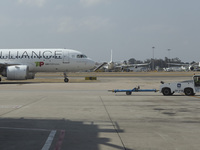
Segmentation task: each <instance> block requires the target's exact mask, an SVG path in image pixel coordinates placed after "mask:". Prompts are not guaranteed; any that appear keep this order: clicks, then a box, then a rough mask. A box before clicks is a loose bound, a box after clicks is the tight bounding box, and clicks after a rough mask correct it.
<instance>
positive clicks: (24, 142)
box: [0, 118, 130, 150]
mask: <svg viewBox="0 0 200 150" xmlns="http://www.w3.org/2000/svg"><path fill="white" fill-rule="evenodd" d="M116 128H117V129H113V126H112V125H110V124H107V123H105V124H104V123H101V125H96V124H94V123H93V122H82V121H70V120H65V119H62V120H53V119H52V120H46V119H41V120H40V119H24V118H20V119H10V118H5V119H3V118H0V149H2V150H3V149H6V150H16V149H20V150H27V149H28V150H41V149H42V148H43V147H44V145H45V144H46V141H47V139H48V137H49V136H50V133H51V131H56V134H55V136H54V137H53V140H52V143H51V146H50V148H49V150H54V149H59V148H60V150H64V149H70V150H80V149H85V150H86V149H87V150H89V149H92V150H99V145H104V146H107V147H108V149H109V147H112V148H114V149H116V150H117V149H119V150H130V149H128V148H125V147H124V146H121V145H122V143H119V144H117V145H115V144H112V142H111V139H109V138H102V137H99V135H100V134H101V133H122V132H124V131H123V130H121V129H119V126H118V125H117V124H116Z"/></svg>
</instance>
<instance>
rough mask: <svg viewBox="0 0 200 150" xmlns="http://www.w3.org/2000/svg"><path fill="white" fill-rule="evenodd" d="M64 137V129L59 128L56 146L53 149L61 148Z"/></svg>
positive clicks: (58, 149)
mask: <svg viewBox="0 0 200 150" xmlns="http://www.w3.org/2000/svg"><path fill="white" fill-rule="evenodd" d="M64 137H65V130H61V131H60V135H59V138H58V141H57V143H56V147H55V148H54V150H60V149H61V146H62V143H63V140H64Z"/></svg>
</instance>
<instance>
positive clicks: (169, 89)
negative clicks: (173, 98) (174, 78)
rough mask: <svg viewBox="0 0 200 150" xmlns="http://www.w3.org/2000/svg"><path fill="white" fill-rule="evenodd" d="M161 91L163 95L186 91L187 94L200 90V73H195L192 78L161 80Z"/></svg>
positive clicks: (193, 93)
mask: <svg viewBox="0 0 200 150" xmlns="http://www.w3.org/2000/svg"><path fill="white" fill-rule="evenodd" d="M161 83H162V84H161V85H160V92H161V93H163V95H166V96H168V95H173V94H174V93H185V95H187V96H191V95H195V94H196V93H197V92H200V75H194V76H193V77H192V80H189V81H181V82H171V83H164V82H163V81H161Z"/></svg>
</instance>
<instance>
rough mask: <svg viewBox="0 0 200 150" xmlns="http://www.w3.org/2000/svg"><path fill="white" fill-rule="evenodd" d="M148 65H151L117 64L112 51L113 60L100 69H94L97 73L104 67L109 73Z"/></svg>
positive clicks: (103, 64) (104, 63) (102, 65)
mask: <svg viewBox="0 0 200 150" xmlns="http://www.w3.org/2000/svg"><path fill="white" fill-rule="evenodd" d="M148 65H150V63H145V64H124V63H123V64H121V63H116V62H114V61H113V53H112V50H111V60H110V61H109V62H103V63H102V64H100V65H99V66H98V67H96V68H95V69H94V71H97V70H99V69H100V68H102V67H104V68H105V70H107V71H113V70H115V69H117V70H121V71H124V70H125V69H128V68H138V67H144V66H148Z"/></svg>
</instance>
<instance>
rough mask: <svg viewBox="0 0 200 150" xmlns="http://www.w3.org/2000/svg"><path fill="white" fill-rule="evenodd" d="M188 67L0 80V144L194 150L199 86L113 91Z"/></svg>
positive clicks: (46, 149) (5, 147)
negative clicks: (194, 89)
mask: <svg viewBox="0 0 200 150" xmlns="http://www.w3.org/2000/svg"><path fill="white" fill-rule="evenodd" d="M192 74H193V73H191V72H189V73H179V74H178V73H163V74H161V73H125V74H121V73H109V74H103V73H99V74H92V75H95V76H97V80H95V81H85V79H84V76H86V75H87V76H88V75H90V73H87V74H82V75H81V73H80V74H73V75H72V74H71V75H70V76H69V79H70V83H64V82H63V79H62V77H61V76H60V75H59V74H51V75H49V76H46V77H45V75H46V74H45V75H44V74H40V75H38V76H37V77H36V79H35V80H27V81H3V82H2V83H1V84H0V150H188V149H191V150H199V147H200V142H199V137H200V93H197V94H196V95H195V96H185V95H184V94H174V95H173V96H163V95H162V93H159V92H150V93H149V92H148V93H132V95H130V96H127V95H126V94H125V93H112V92H108V90H112V89H132V88H134V87H137V86H140V88H141V89H146V88H149V89H158V90H159V85H160V81H161V80H162V81H166V82H170V81H182V80H190V79H191V76H192Z"/></svg>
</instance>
